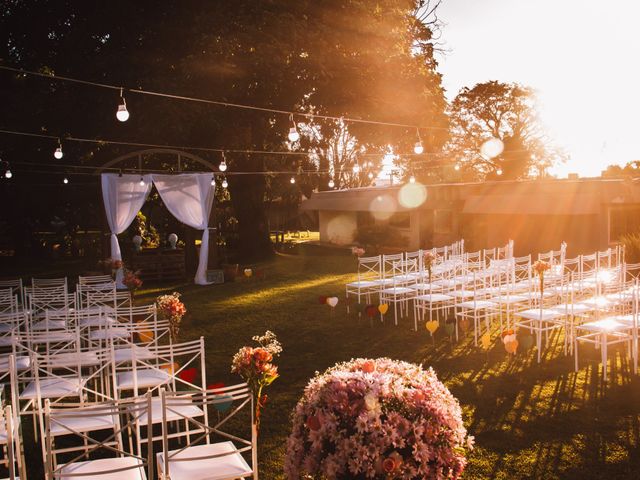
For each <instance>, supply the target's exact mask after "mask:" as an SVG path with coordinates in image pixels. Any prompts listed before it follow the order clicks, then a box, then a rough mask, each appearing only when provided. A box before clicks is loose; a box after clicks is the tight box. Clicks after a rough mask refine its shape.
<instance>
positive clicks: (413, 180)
mask: <svg viewBox="0 0 640 480" xmlns="http://www.w3.org/2000/svg"><path fill="white" fill-rule="evenodd" d="M409 183H416V177H414V176H413V175H411V176H410V177H409Z"/></svg>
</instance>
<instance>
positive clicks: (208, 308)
mask: <svg viewBox="0 0 640 480" xmlns="http://www.w3.org/2000/svg"><path fill="white" fill-rule="evenodd" d="M354 268H355V262H354V260H353V258H349V257H345V256H336V257H328V256H323V257H304V256H300V257H298V256H279V257H278V258H277V259H275V260H274V261H273V262H270V263H269V264H267V265H266V270H267V278H266V280H255V279H241V280H240V281H238V282H236V283H231V284H225V285H216V286H210V287H197V286H191V285H190V286H183V287H180V288H179V290H180V291H182V292H183V294H184V297H183V299H184V301H185V302H186V305H187V307H188V309H189V314H188V316H187V317H186V318H185V320H184V324H183V327H182V332H181V337H182V338H184V339H187V338H194V337H198V336H200V335H203V336H204V337H205V338H206V345H207V374H208V378H209V380H210V381H212V382H213V381H224V382H233V381H234V380H235V379H234V378H233V376H231V374H230V372H229V365H230V360H231V357H232V355H233V354H234V353H235V351H236V350H237V349H238V348H240V347H241V346H242V345H244V344H247V342H249V341H250V338H251V336H252V335H255V334H261V333H263V332H264V331H265V330H267V329H270V330H273V331H274V332H275V333H276V334H277V335H278V337H279V339H280V340H281V342H282V343H283V346H284V352H283V354H282V356H281V357H280V358H279V360H278V364H279V369H280V373H281V378H279V379H278V380H277V381H276V382H275V383H274V385H273V386H272V387H270V389H269V390H268V394H269V404H268V406H267V409H266V411H265V412H264V417H263V421H262V422H263V423H262V431H261V438H260V446H259V450H260V470H261V475H262V478H267V479H278V478H284V476H283V473H282V465H283V458H284V455H285V440H286V437H287V435H288V432H289V428H290V424H289V414H290V412H291V410H292V408H293V407H294V405H295V403H296V401H297V400H298V398H299V397H300V396H301V394H302V391H303V389H304V386H305V384H306V383H307V381H308V379H309V378H310V377H311V376H313V374H314V372H315V371H316V370H317V371H322V370H324V369H326V368H327V367H329V366H331V365H333V364H334V363H336V362H338V361H343V360H348V359H350V358H352V357H381V356H388V357H391V358H396V359H402V360H407V361H411V362H416V363H422V364H423V365H424V366H432V367H433V368H434V369H435V370H436V372H437V373H438V375H439V377H440V379H441V380H442V381H444V383H445V384H446V385H447V386H448V387H449V389H450V390H451V391H452V393H453V394H454V395H455V396H456V397H457V398H458V399H459V400H460V403H461V405H462V408H463V411H464V420H465V424H466V426H467V429H468V430H469V433H470V434H471V435H474V436H475V437H476V445H477V448H476V449H475V450H474V452H473V453H472V455H471V456H470V458H469V466H468V469H467V471H466V473H465V478H467V479H488V478H496V479H515V478H540V479H556V478H557V479H560V478H562V479H567V478H576V479H578V478H579V479H600V478H607V479H614V478H638V477H639V476H640V474H638V472H639V471H640V470H639V469H640V451H639V449H638V445H639V443H638V440H639V436H640V421H639V416H638V414H639V412H640V387H639V381H638V377H636V376H633V375H632V373H631V372H630V365H629V364H628V363H627V360H626V357H625V355H624V351H623V350H622V349H621V350H613V351H612V352H611V354H610V358H611V359H612V360H611V361H610V368H611V372H610V373H611V376H610V380H609V382H608V384H607V385H605V384H603V383H602V380H601V371H600V369H601V367H600V366H599V364H598V358H599V352H596V351H594V349H593V348H591V347H588V346H585V347H582V348H581V350H580V353H581V357H580V358H581V368H580V370H579V371H578V372H577V373H575V372H574V368H573V357H565V356H564V355H563V353H562V338H561V337H559V336H554V337H552V338H551V341H550V345H549V347H548V348H547V349H546V350H545V352H544V353H545V354H544V359H543V361H542V363H541V364H540V365H538V364H537V363H536V360H535V350H530V351H528V352H524V353H523V352H519V353H518V354H517V355H516V356H515V357H508V356H507V353H506V352H505V350H504V348H503V346H502V343H501V342H499V341H497V336H498V333H497V331H496V332H495V333H494V335H493V340H494V345H493V347H492V348H491V349H490V351H489V352H486V353H485V352H484V351H481V349H480V348H476V347H474V346H473V339H472V335H470V334H467V336H466V338H465V339H461V340H460V341H459V342H458V343H452V342H450V341H449V339H448V337H447V336H446V334H445V333H444V331H443V330H442V329H441V330H440V331H438V332H436V335H435V343H434V342H432V340H431V338H430V337H429V334H428V332H427V331H426V330H425V329H424V327H422V328H421V329H420V330H419V331H418V332H417V333H416V332H414V331H413V329H412V326H413V322H412V321H409V320H408V319H403V320H402V321H401V322H400V324H399V326H397V327H396V326H394V325H393V321H392V320H387V322H386V323H384V324H382V323H380V322H379V320H375V321H374V323H373V328H372V327H371V325H370V322H369V320H368V319H364V318H363V319H358V318H357V316H355V315H353V314H352V315H351V316H347V314H346V309H345V305H344V284H345V283H346V281H348V280H349V279H350V278H351V274H350V272H352V271H353V270H354ZM168 290H171V289H168ZM156 294H157V293H156V292H154V295H156ZM319 295H336V296H339V297H340V299H341V301H340V304H339V305H338V307H337V308H336V311H335V312H334V313H333V314H332V313H331V311H330V307H328V306H327V305H320V304H319V302H318V296H319ZM149 298H151V297H149ZM388 315H389V314H387V316H388Z"/></svg>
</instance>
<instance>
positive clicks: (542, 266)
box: [533, 260, 551, 301]
mask: <svg viewBox="0 0 640 480" xmlns="http://www.w3.org/2000/svg"><path fill="white" fill-rule="evenodd" d="M550 268H551V265H549V263H548V262H545V261H544V260H537V261H536V262H535V263H534V264H533V271H534V272H535V274H536V275H538V277H539V278H540V297H541V298H540V301H542V294H543V293H544V272H546V271H547V270H549V269H550Z"/></svg>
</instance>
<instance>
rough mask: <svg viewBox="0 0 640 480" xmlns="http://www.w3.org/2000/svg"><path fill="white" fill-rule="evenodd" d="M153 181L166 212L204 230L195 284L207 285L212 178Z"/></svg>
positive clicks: (158, 178)
mask: <svg viewBox="0 0 640 480" xmlns="http://www.w3.org/2000/svg"><path fill="white" fill-rule="evenodd" d="M152 178H153V183H154V184H155V186H156V188H157V189H158V193H159V194H160V197H161V198H162V201H163V202H164V204H165V206H166V207H167V209H168V210H169V212H171V214H172V215H173V216H174V217H176V218H177V219H178V220H180V221H181V222H182V223H184V224H186V225H189V226H190V227H193V228H195V229H198V230H203V233H202V245H201V246H200V259H199V261H198V271H197V272H196V277H195V283H197V284H198V285H206V284H207V283H208V282H207V264H208V260H209V228H208V227H209V214H210V213H211V206H212V205H213V194H214V188H213V187H212V186H211V174H210V173H183V174H180V175H160V174H153V175H152Z"/></svg>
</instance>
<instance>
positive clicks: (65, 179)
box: [62, 177, 69, 185]
mask: <svg viewBox="0 0 640 480" xmlns="http://www.w3.org/2000/svg"><path fill="white" fill-rule="evenodd" d="M62 183H64V184H65V185H66V184H67V183H69V179H68V178H67V177H64V178H63V179H62Z"/></svg>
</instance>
